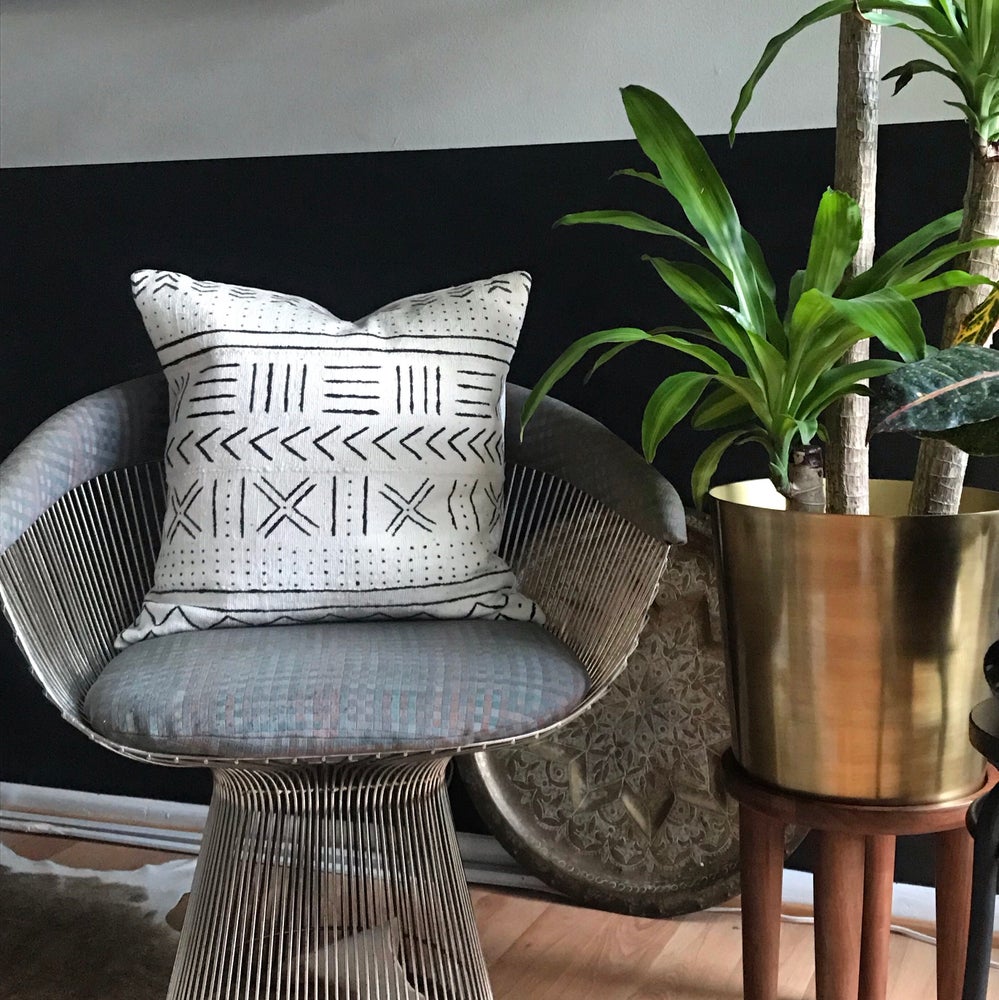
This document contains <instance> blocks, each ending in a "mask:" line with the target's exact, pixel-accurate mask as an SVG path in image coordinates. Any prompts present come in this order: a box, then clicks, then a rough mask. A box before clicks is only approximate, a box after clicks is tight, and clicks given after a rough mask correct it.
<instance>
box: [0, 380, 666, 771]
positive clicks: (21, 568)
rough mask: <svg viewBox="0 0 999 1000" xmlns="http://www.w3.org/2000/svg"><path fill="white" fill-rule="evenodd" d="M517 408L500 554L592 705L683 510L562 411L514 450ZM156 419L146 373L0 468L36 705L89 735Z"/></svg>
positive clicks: (0, 497)
mask: <svg viewBox="0 0 999 1000" xmlns="http://www.w3.org/2000/svg"><path fill="white" fill-rule="evenodd" d="M525 398H526V391H525V390H524V389H522V388H520V387H517V386H510V387H509V391H508V419H507V435H506V449H507V450H506V467H507V475H506V493H507V502H506V519H505V522H504V532H503V540H502V545H501V552H500V554H501V555H502V556H503V557H504V558H506V559H507V560H508V562H509V563H510V564H511V566H512V567H513V569H514V571H515V572H516V573H517V575H518V579H519V581H520V585H521V588H522V589H523V590H524V592H525V593H527V594H529V595H530V596H532V597H534V598H535V599H536V600H538V601H539V603H540V604H541V606H542V607H543V608H544V610H545V614H546V618H547V627H548V628H549V629H550V630H551V631H552V632H553V633H555V634H556V635H557V636H558V637H559V638H561V639H562V640H563V641H564V642H565V643H566V644H567V645H568V646H569V647H570V648H571V649H572V650H573V651H574V652H575V653H576V655H577V656H578V657H579V658H580V660H581V661H582V662H583V664H584V665H585V666H586V668H587V670H588V671H589V673H590V676H591V681H592V685H591V695H592V696H593V697H595V696H597V695H598V694H599V693H601V692H602V691H603V690H604V689H605V688H606V686H607V685H608V684H609V683H610V681H611V680H612V679H613V677H614V676H616V673H617V672H618V671H619V670H620V669H621V666H622V665H623V663H624V661H625V659H626V658H627V656H628V654H629V653H630V652H631V650H632V649H633V648H634V646H635V644H636V643H637V641H638V636H639V633H640V631H641V628H642V625H643V624H644V621H645V616H646V614H647V612H648V608H649V606H650V605H651V602H652V600H653V598H654V596H655V592H656V588H657V586H658V579H659V576H660V574H661V572H662V569H663V566H664V565H665V558H666V554H667V552H668V547H669V543H670V541H672V540H682V532H683V511H682V507H681V506H680V503H679V500H678V498H677V497H676V494H675V492H674V491H673V490H672V487H671V486H669V484H668V483H667V482H666V481H665V480H664V479H662V477H661V476H659V475H658V474H657V473H655V472H654V471H653V470H651V469H649V467H648V466H646V465H645V463H644V462H642V460H641V459H640V457H639V456H637V455H636V454H635V453H633V452H631V451H630V450H629V449H627V448H624V447H623V446H622V443H621V442H620V441H619V440H618V439H617V438H616V437H615V436H614V435H613V434H611V433H610V432H609V431H607V430H606V428H604V427H602V426H601V425H600V424H598V423H596V422H595V421H593V420H591V419H590V418H588V417H585V416H584V415H583V414H581V413H579V411H577V410H574V409H573V408H571V407H568V406H565V404H561V403H557V402H555V401H553V400H546V401H545V403H544V404H543V405H542V407H541V408H540V409H539V411H538V414H537V417H536V418H535V423H534V424H532V425H531V429H530V432H529V433H528V435H527V436H526V441H524V442H522V441H521V439H520V434H519V416H520V410H521V407H522V406H523V402H524V399H525ZM167 408H168V397H167V391H166V381H165V379H164V378H163V377H162V376H160V375H151V376H147V377H144V378H141V379H135V380H132V381H131V382H127V383H123V384H122V385H119V386H114V387H111V388H110V389H107V390H104V391H103V392H100V393H96V394H94V395H93V396H89V397H87V398H86V399H84V400H81V401H79V402H78V403H75V404H72V405H71V406H69V407H67V408H66V409H65V410H62V411H60V412H59V413H58V414H56V415H55V416H54V417H52V418H51V419H50V420H49V421H47V422H46V423H45V424H43V425H42V426H41V427H40V428H38V430H36V431H35V432H34V433H33V434H32V435H30V436H29V437H28V438H27V439H26V441H25V442H24V444H22V445H21V446H20V447H19V448H18V449H16V450H15V452H14V453H13V454H12V455H11V456H10V457H9V458H8V460H7V461H5V462H4V463H3V465H2V466H0V599H2V602H3V605H4V610H5V612H6V614H7V616H8V618H9V619H10V621H11V624H12V626H13V628H14V633H15V636H16V638H17V640H18V642H19V645H20V646H21V649H22V651H23V653H24V655H25V658H26V659H27V661H28V663H29V666H30V667H31V669H32V672H33V673H34V674H35V676H36V678H37V679H38V680H39V682H40V683H41V684H42V686H43V687H44V689H45V692H46V694H47V695H48V697H49V698H50V699H51V700H52V701H53V702H54V703H55V704H56V705H57V706H58V708H59V709H60V711H61V712H62V714H63V715H64V717H65V718H66V719H68V720H69V721H70V722H72V723H73V724H74V725H76V726H78V727H79V728H81V729H83V730H84V731H85V732H87V734H88V735H90V736H91V737H94V738H96V737H95V735H94V734H93V732H92V731H91V730H90V728H89V726H88V724H87V722H86V719H85V718H84V717H83V714H82V705H83V700H84V698H85V696H86V693H87V691H88V690H89V688H90V686H91V685H92V684H93V682H94V681H95V680H96V678H97V676H98V675H99V673H100V671H101V670H102V669H103V667H104V666H105V665H106V664H107V662H108V661H109V660H110V659H111V658H112V657H113V656H114V654H115V649H114V639H115V637H116V636H117V635H118V634H119V633H120V631H121V630H122V629H123V628H124V627H125V626H126V625H127V624H129V623H130V622H131V621H132V620H133V619H134V617H135V614H136V612H137V611H138V609H139V606H140V605H141V603H142V600H143V597H144V596H145V594H146V592H147V590H148V589H149V587H150V586H151V584H152V579H153V570H154V566H155V561H156V554H157V552H158V549H159V544H160V533H161V526H162V522H163V514H164V509H165V504H166V492H165V479H164V466H163V458H162V456H163V454H164V452H165V445H166V433H167ZM622 511H623V513H622ZM677 524H678V525H679V527H677ZM100 742H102V743H106V742H107V741H105V740H103V739H100ZM109 745H110V744H109ZM114 749H117V750H119V751H122V748H120V747H117V746H115V747H114ZM142 756H145V757H150V756H154V755H142ZM176 762H177V763H183V762H181V761H179V760H178V761H176Z"/></svg>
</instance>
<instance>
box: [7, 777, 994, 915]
mask: <svg viewBox="0 0 999 1000" xmlns="http://www.w3.org/2000/svg"><path fill="white" fill-rule="evenodd" d="M207 815H208V807H207V806H201V805H192V804H189V803H184V802H163V801H161V800H159V799H140V798H133V797H130V796H123V795H97V794H94V793H92V792H77V791H72V790H69V789H63V788H44V787H41V786H38V785H20V784H14V783H12V782H0V830H17V831H22V832H26V833H42V834H54V835H57V836H61V837H72V838H74V839H77V840H100V841H104V842H109V843H119V844H129V845H132V846H136V847H149V848H154V849H156V850H163V851H176V852H178V853H181V854H192V855H194V854H197V853H198V850H199V848H200V846H201V831H202V830H203V829H204V825H205V819H206V817H207ZM458 844H459V847H460V849H461V857H462V862H463V863H464V868H465V875H466V877H467V879H468V881H469V882H472V883H475V884H478V885H496V886H505V887H508V888H516V889H528V890H531V891H533V892H543V893H548V894H551V895H556V896H558V895H559V894H558V893H556V892H555V891H554V890H552V889H551V888H550V887H549V886H547V885H546V884H545V883H544V882H542V881H540V879H537V878H535V877H534V876H532V875H528V874H527V873H525V872H524V871H523V869H521V868H520V867H519V866H518V865H517V862H516V861H514V860H513V858H512V857H511V856H510V855H509V854H508V853H507V852H506V851H505V850H504V849H503V848H502V847H501V846H500V845H499V843H497V841H496V840H495V838H493V837H489V836H483V835H481V834H472V833H459V834H458ZM812 899H813V896H812V876H811V875H810V874H808V873H807V872H799V871H794V870H792V869H786V870H785V871H784V888H783V900H784V903H785V904H789V905H797V906H803V907H808V908H811V906H812ZM892 916H893V918H894V919H896V920H902V921H908V922H922V923H927V924H932V923H934V922H935V903H934V893H933V890H932V889H930V888H927V887H925V886H919V885H905V884H898V883H896V885H895V888H894V893H893V897H892ZM996 931H997V932H999V914H997V917H996Z"/></svg>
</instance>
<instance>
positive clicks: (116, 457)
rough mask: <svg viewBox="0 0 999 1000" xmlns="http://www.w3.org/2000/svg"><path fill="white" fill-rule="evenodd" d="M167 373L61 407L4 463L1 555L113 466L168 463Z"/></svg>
mask: <svg viewBox="0 0 999 1000" xmlns="http://www.w3.org/2000/svg"><path fill="white" fill-rule="evenodd" d="M166 428H167V386H166V379H164V378H163V376H162V375H147V376H145V377H143V378H137V379H132V380H131V381H130V382H122V383H121V384H120V385H114V386H112V387H111V388H110V389H104V390H103V391H102V392H95V393H94V394H93V395H91V396H87V397H86V398H84V399H81V400H79V401H78V402H76V403H73V404H72V405H70V406H67V407H66V408H65V409H62V410H60V411H59V412H58V413H56V414H54V415H53V416H52V417H50V418H49V419H48V420H46V421H45V423H44V424H42V425H41V426H40V427H38V428H36V429H35V430H34V431H33V432H32V433H31V434H29V435H28V437H26V438H25V439H24V441H23V442H22V443H21V444H20V445H19V446H18V447H17V448H15V449H14V451H13V452H11V454H10V456H9V457H8V458H6V459H5V460H4V462H3V464H2V465H0V497H2V498H3V499H2V502H0V552H3V551H4V550H5V549H6V548H7V547H8V546H10V545H11V544H12V543H13V542H15V541H16V540H17V539H18V537H20V535H21V533H22V532H23V531H24V530H25V529H26V528H27V527H28V526H29V525H30V524H31V523H32V522H33V521H34V520H35V519H36V518H37V517H39V516H40V515H41V514H43V513H44V512H45V511H46V510H47V509H48V508H49V507H50V506H51V505H52V504H53V503H54V502H55V501H56V500H58V499H59V498H60V497H62V496H64V495H65V494H66V493H68V492H69V491H70V490H72V489H73V488H74V487H76V486H79V485H80V484H81V483H85V482H86V481H87V480H89V479H93V478H94V476H99V475H100V474H101V473H103V472H108V471H110V470H111V469H122V468H125V467H127V466H130V465H136V464H140V463H143V462H150V461H162V460H163V447H164V444H165V441H166Z"/></svg>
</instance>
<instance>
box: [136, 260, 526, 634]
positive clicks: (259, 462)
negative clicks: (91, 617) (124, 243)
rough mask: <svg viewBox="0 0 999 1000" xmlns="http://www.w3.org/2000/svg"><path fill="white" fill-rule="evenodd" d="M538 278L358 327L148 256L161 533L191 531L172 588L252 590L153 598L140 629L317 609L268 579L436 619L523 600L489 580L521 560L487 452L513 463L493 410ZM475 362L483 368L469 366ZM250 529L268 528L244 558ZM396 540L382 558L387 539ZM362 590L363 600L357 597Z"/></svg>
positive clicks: (361, 611) (428, 302)
mask: <svg viewBox="0 0 999 1000" xmlns="http://www.w3.org/2000/svg"><path fill="white" fill-rule="evenodd" d="M526 281H527V278H526V276H525V275H512V274H510V275H504V276H500V277H497V278H494V279H490V280H488V281H481V282H474V283H468V284H464V285H459V286H457V287H455V288H452V289H444V290H442V291H440V292H436V293H429V294H427V295H422V296H415V297H411V298H407V299H402V300H399V302H397V303H392V304H390V305H388V306H386V307H384V308H383V309H380V310H377V311H376V312H375V313H372V314H371V316H369V317H367V318H366V319H365V320H363V321H359V322H358V323H357V324H350V323H347V322H344V321H343V320H339V319H337V318H336V317H335V316H333V315H332V314H331V313H329V312H327V311H326V310H324V309H322V307H321V306H318V305H316V304H315V303H310V302H308V301H307V300H305V299H299V298H297V297H295V296H291V295H283V294H281V293H277V292H265V291H261V290H258V289H253V288H249V287H245V286H231V285H225V284H217V283H215V282H193V281H192V280H191V279H189V278H187V277H185V276H183V275H178V274H175V273H173V272H157V271H148V272H138V273H137V274H136V275H135V277H134V279H133V289H134V292H135V294H136V297H137V299H138V300H139V301H138V304H139V307H140V310H141V311H143V315H144V318H145V319H146V320H147V323H148V321H149V319H150V318H152V317H153V312H152V310H155V321H156V326H155V328H153V327H152V326H150V331H151V336H152V337H153V340H154V343H155V344H156V345H157V349H158V350H159V353H160V358H161V363H162V365H163V367H164V369H165V370H166V372H167V377H168V379H170V389H171V403H172V404H173V412H172V414H171V416H172V419H173V422H172V425H171V428H170V430H169V432H168V442H167V450H166V462H167V467H168V476H169V477H171V478H170V488H169V489H168V504H167V517H166V522H167V524H166V527H165V531H164V539H165V541H166V542H167V543H170V542H172V541H174V540H175V541H176V545H177V547H176V548H174V549H173V550H168V552H167V555H166V556H165V558H166V559H167V560H170V559H172V560H174V561H173V562H172V563H165V564H164V566H166V565H169V566H170V570H169V572H166V575H165V577H164V578H163V579H162V582H161V583H160V586H161V587H163V588H166V589H165V591H163V592H164V593H165V594H171V595H179V594H181V593H192V594H193V593H204V594H206V595H207V594H216V595H222V597H223V600H224V601H226V602H227V601H228V598H227V597H225V595H229V594H233V589H229V590H227V589H226V583H227V582H228V583H231V584H232V587H233V588H234V589H238V594H239V595H243V596H242V597H240V596H238V595H234V598H235V599H234V601H233V602H230V603H223V604H220V603H218V598H210V599H209V598H205V600H206V601H207V603H208V606H206V607H203V608H201V610H200V611H199V614H198V615H190V616H185V615H184V614H183V611H182V610H181V609H179V608H178V609H174V608H170V607H167V606H166V605H165V604H160V605H155V604H154V605H153V608H155V620H154V618H153V614H154V613H153V609H152V608H151V609H150V612H149V614H148V615H146V617H145V618H140V620H139V621H137V623H136V629H137V630H139V629H141V630H144V631H149V632H150V633H152V634H159V627H158V622H159V621H161V620H162V621H166V620H167V618H168V617H169V616H170V615H171V614H174V611H175V610H176V614H174V617H173V618H172V619H170V620H171V621H176V622H177V623H178V624H177V625H171V626H168V627H167V628H166V629H165V630H166V631H175V630H176V628H178V627H182V626H183V627H195V623H196V624H197V627H209V628H214V627H219V626H224V625H228V624H243V623H251V622H258V623H262V622H264V621H266V622H275V621H299V620H302V621H304V620H310V621H315V620H316V609H309V608H307V604H308V599H304V603H303V598H294V597H289V601H288V604H287V605H286V606H281V602H280V601H278V602H277V606H275V604H274V603H273V599H269V608H263V607H259V605H261V604H263V603H264V602H263V601H260V600H257V601H254V600H253V599H252V597H248V595H252V594H254V593H260V594H263V593H269V594H282V593H285V594H289V595H293V594H302V595H307V594H322V593H324V592H326V591H329V592H330V593H331V594H332V593H338V594H343V595H344V598H337V599H336V600H338V601H339V600H344V601H345V602H349V604H350V608H349V610H346V609H344V608H343V607H342V606H340V605H338V604H336V605H334V604H328V603H326V602H323V603H324V606H323V607H322V608H319V609H318V611H319V615H320V617H324V618H328V619H329V620H339V619H341V618H345V619H353V620H357V619H358V618H371V619H373V620H380V619H383V618H398V617H413V618H422V617H434V616H438V615H439V614H440V613H441V611H442V609H448V608H450V610H449V611H448V612H447V613H448V615H449V616H459V617H461V616H465V615H468V616H475V615H480V614H486V615H488V616H490V617H497V616H505V615H507V614H510V612H509V611H508V609H507V605H508V602H509V598H508V596H507V595H505V594H503V593H500V594H499V595H498V594H497V590H496V587H495V586H493V584H494V583H497V585H498V586H500V587H506V586H508V583H507V581H508V580H509V579H510V576H509V570H508V569H506V568H505V567H501V568H497V569H496V570H495V572H494V567H497V566H498V564H497V563H496V561H495V557H493V556H491V555H490V553H489V550H488V547H487V545H486V536H485V534H484V533H485V532H486V531H487V529H490V530H491V529H493V528H495V527H496V525H498V524H499V523H500V522H501V520H502V510H503V498H502V495H501V493H502V491H501V490H500V489H499V486H498V483H497V481H496V478H495V474H494V471H492V470H491V469H490V467H491V466H493V465H494V464H495V463H496V462H497V461H500V460H501V459H502V453H503V430H502V428H501V427H499V426H498V424H496V423H491V422H490V421H494V420H495V418H496V416H497V415H498V413H499V412H500V409H499V407H500V406H501V392H502V383H503V378H504V376H505V372H506V370H507V368H508V366H509V361H510V356H511V354H512V351H513V347H514V343H515V341H516V324H517V322H518V318H517V309H519V308H522V301H521V300H522V299H523V297H524V295H523V292H524V284H525V283H526ZM156 295H159V296H160V297H161V299H160V301H159V302H152V301H150V300H151V298H152V297H154V296H156ZM197 295H201V296H203V298H202V299H201V300H200V301H199V300H198V299H197V298H196V296H197ZM192 296H194V297H193V298H192ZM511 299H516V301H514V302H512V303H511V302H510V301H508V300H511ZM192 303H193V304H194V306H195V307H194V308H187V306H188V305H189V304H192ZM508 305H509V306H511V308H509V309H508ZM199 326H200V327H203V328H201V329H199ZM219 351H221V353H215V352H219ZM315 351H320V352H321V353H319V354H315V353H313V352H315ZM392 355H394V357H393V356H392ZM230 359H235V360H230ZM369 361H370V363H369ZM461 364H466V365H468V364H471V365H476V366H477V367H475V368H467V369H459V370H458V373H457V377H455V371H456V369H457V366H458V365H461ZM310 369H311V371H310ZM459 467H460V468H459ZM420 473H423V474H420ZM178 475H183V477H184V478H183V480H181V482H178V479H177V477H178ZM445 497H446V502H445ZM445 510H446V513H445ZM369 529H370V530H369ZM444 529H446V530H444ZM442 531H444V533H443V534H438V533H439V532H442ZM451 531H454V532H457V535H451V541H452V544H451V545H448V544H446V542H447V541H448V532H451ZM205 536H208V537H209V539H214V540H217V541H216V542H212V543H211V544H208V543H206V542H203V541H202V539H203V538H205ZM237 536H238V537H237ZM361 536H369V537H368V538H366V539H365V541H364V542H363V543H362V542H360V538H361ZM407 536H408V537H407ZM239 537H247V538H250V537H252V538H254V539H255V541H254V543H253V544H254V553H255V554H251V553H249V552H246V553H245V556H246V558H245V562H244V555H243V554H242V553H241V550H240V548H239V541H238V538H239ZM348 537H349V538H350V539H351V540H350V542H349V544H347V545H344V542H343V539H345V538H348ZM393 538H396V539H397V541H396V542H395V543H394V544H393V543H392V541H391V539H393ZM307 539H322V540H321V541H312V542H310V541H307ZM416 540H418V541H419V544H418V545H416V546H414V547H411V543H412V542H413V541H416ZM424 542H426V543H427V544H424ZM435 542H440V543H441V544H439V545H438V544H434V543H435ZM403 543H404V544H403ZM382 545H386V546H387V548H386V549H385V550H384V555H375V553H378V552H379V551H381V550H380V549H379V546H382ZM216 547H217V551H216V550H215V548H216ZM282 549H284V553H283V559H284V566H283V568H282ZM296 549H297V552H296V551H294V550H296ZM423 549H426V550H428V554H427V555H425V556H421V555H420V552H421V550H423ZM448 549H453V550H455V551H454V552H453V553H450V554H449V553H448V551H447V550H448ZM404 551H405V553H406V555H405V556H403V555H402V554H401V553H402V552H404ZM348 553H351V554H352V555H350V556H348ZM256 554H259V558H257V557H256ZM410 556H412V557H413V558H410ZM162 558H164V556H162V554H161V559H162ZM421 559H426V560H428V562H427V565H426V568H425V569H424V568H423V567H422V566H421V564H420V560H421ZM220 560H221V562H220ZM352 560H353V561H352ZM358 560H360V561H358ZM386 560H387V562H388V563H389V564H390V565H396V564H400V565H401V569H402V571H403V575H404V582H402V583H399V582H393V580H395V579H396V578H395V577H394V576H393V573H392V570H391V568H388V567H387V566H386ZM449 561H450V562H453V563H454V566H455V567H458V569H457V573H458V575H459V576H461V575H462V571H461V569H460V567H462V566H463V567H464V568H465V572H464V575H465V576H466V577H467V576H468V574H469V573H474V572H478V571H479V570H483V569H487V570H488V572H487V573H486V574H485V575H486V576H488V577H489V579H483V580H482V581H481V582H479V583H475V584H472V585H471V586H469V584H470V582H471V581H470V580H469V579H461V580H458V581H454V580H453V579H451V578H450V577H449V575H448V574H449V573H450V569H449V568H448V567H449ZM159 572H160V567H159V564H158V568H157V573H159ZM171 573H172V574H173V576H174V578H173V579H170V574H171ZM440 574H443V575H440ZM159 579H160V578H159V577H158V580H159ZM399 579H400V580H401V579H403V578H399ZM500 580H502V581H503V582H502V583H498V581H500ZM432 581H433V582H432ZM244 585H245V586H244ZM171 586H175V587H176V588H177V589H170V588H171ZM455 586H460V588H461V593H458V592H456V591H455V590H454V589H453V588H454V587H455ZM365 588H367V589H368V590H370V593H371V595H372V596H371V597H369V598H368V600H367V601H364V600H363V599H362V600H361V601H356V600H354V599H353V597H347V596H346V595H353V594H358V593H363V592H364V589H365ZM435 588H438V589H435ZM449 588H452V589H449ZM378 592H385V593H386V594H388V595H390V596H388V597H387V601H388V604H387V605H386V604H385V603H381V604H379V603H376V602H377V598H376V596H375V595H376V593H378ZM378 596H379V597H380V593H378ZM176 599H177V597H174V600H176ZM313 600H315V599H313ZM403 600H404V601H405V604H404V605H402V604H399V606H396V604H394V603H393V602H400V601H403ZM213 601H214V602H216V603H214V604H213V603H212V602H213ZM517 601H519V602H520V603H521V604H529V602H524V601H523V600H522V599H520V598H517ZM254 605H256V607H254ZM214 608H218V612H217V614H215V613H214V610H213V609H214ZM530 610H531V611H533V608H531V609H530ZM144 614H145V612H144ZM514 616H515V617H521V618H522V617H526V613H525V614H519V615H514Z"/></svg>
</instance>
